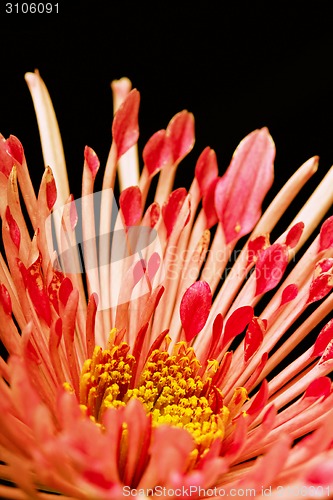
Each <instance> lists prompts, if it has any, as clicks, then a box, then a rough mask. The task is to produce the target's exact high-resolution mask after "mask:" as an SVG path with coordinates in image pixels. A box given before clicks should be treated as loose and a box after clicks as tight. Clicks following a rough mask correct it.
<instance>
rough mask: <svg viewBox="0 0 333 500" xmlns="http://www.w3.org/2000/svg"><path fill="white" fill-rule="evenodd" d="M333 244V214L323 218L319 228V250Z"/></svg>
mask: <svg viewBox="0 0 333 500" xmlns="http://www.w3.org/2000/svg"><path fill="white" fill-rule="evenodd" d="M332 246H333V216H332V217H329V218H328V219H326V220H325V222H324V223H323V224H322V226H321V228H320V238H319V252H320V251H322V250H326V249H327V248H331V247H332Z"/></svg>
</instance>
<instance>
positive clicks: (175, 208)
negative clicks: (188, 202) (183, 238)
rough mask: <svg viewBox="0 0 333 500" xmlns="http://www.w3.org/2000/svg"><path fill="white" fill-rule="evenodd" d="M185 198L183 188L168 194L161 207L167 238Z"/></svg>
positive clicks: (185, 192)
mask: <svg viewBox="0 0 333 500" xmlns="http://www.w3.org/2000/svg"><path fill="white" fill-rule="evenodd" d="M186 196H187V191H186V189H185V188H179V189H176V190H175V191H172V193H170V195H169V197H168V199H167V201H166V202H165V203H164V205H163V207H162V216H163V220H164V224H165V227H166V230H167V237H169V236H170V234H171V233H172V230H173V228H174V225H175V224H176V221H177V217H178V215H179V212H180V210H181V208H182V206H183V203H184V200H185V198H186Z"/></svg>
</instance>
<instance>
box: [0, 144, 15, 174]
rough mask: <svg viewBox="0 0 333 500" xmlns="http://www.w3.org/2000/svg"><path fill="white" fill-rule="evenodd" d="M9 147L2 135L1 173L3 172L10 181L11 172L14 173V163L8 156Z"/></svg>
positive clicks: (0, 149)
mask: <svg viewBox="0 0 333 500" xmlns="http://www.w3.org/2000/svg"><path fill="white" fill-rule="evenodd" d="M7 150H8V147H7V143H6V140H5V139H4V137H3V136H2V135H0V172H2V173H3V174H4V175H5V176H6V178H7V179H8V177H9V174H10V172H11V171H12V168H13V165H14V161H13V159H12V158H11V156H10V155H9V154H8V151H7Z"/></svg>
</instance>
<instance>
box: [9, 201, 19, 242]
mask: <svg viewBox="0 0 333 500" xmlns="http://www.w3.org/2000/svg"><path fill="white" fill-rule="evenodd" d="M6 221H7V224H8V227H9V234H10V237H11V239H12V242H13V243H14V245H15V246H16V248H17V249H18V250H19V248H20V242H21V232H20V228H19V227H18V225H17V223H16V221H15V219H14V217H13V216H12V214H11V211H10V208H9V206H8V205H7V208H6Z"/></svg>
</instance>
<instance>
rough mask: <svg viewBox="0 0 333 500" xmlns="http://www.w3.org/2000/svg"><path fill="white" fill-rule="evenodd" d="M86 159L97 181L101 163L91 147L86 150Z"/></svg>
mask: <svg viewBox="0 0 333 500" xmlns="http://www.w3.org/2000/svg"><path fill="white" fill-rule="evenodd" d="M84 159H85V162H86V164H87V166H88V168H89V170H90V172H91V175H92V177H93V179H95V177H96V174H97V172H98V169H99V165H100V163H99V159H98V156H97V154H96V153H95V151H94V150H93V149H91V148H90V147H89V146H86V147H85V148H84Z"/></svg>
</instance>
